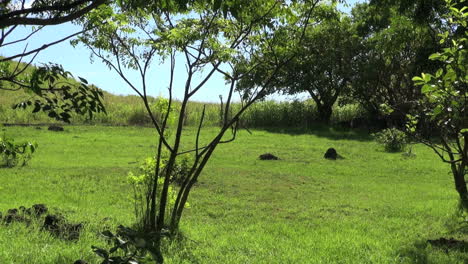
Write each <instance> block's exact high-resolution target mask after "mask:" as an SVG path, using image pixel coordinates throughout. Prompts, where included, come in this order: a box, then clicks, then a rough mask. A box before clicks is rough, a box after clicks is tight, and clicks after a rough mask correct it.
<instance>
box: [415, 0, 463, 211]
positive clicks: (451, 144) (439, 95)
mask: <svg viewBox="0 0 468 264" xmlns="http://www.w3.org/2000/svg"><path fill="white" fill-rule="evenodd" d="M466 3H467V2H466V1H465V0H458V1H456V0H446V5H447V9H449V10H450V12H449V13H448V14H447V15H445V16H444V17H443V19H444V20H445V21H446V22H447V23H448V30H447V31H445V32H444V33H443V34H441V40H440V42H441V43H446V44H447V47H446V48H444V49H443V50H442V51H441V52H437V53H434V54H432V55H431V56H430V59H431V60H432V61H437V62H439V64H440V65H441V66H440V67H439V68H438V69H437V70H436V71H435V72H434V73H433V74H429V73H423V74H421V75H420V76H417V77H414V78H413V81H414V83H415V84H416V85H417V86H420V87H421V93H422V94H423V98H422V99H421V100H420V101H419V103H420V111H421V114H420V115H416V116H413V117H412V118H411V122H410V123H409V127H410V129H411V131H412V132H413V133H415V136H416V137H417V139H418V140H419V141H420V142H422V143H424V144H425V145H427V146H429V147H430V148H432V149H433V150H434V152H435V153H436V154H437V155H438V156H439V157H440V159H441V160H442V161H443V162H446V163H448V164H450V168H451V171H452V175H453V179H454V182H455V189H456V190H457V192H458V194H459V196H460V201H461V203H460V204H461V205H462V207H463V208H464V209H465V210H466V209H468V191H467V187H466V180H465V175H466V173H467V168H468V48H467V47H468V30H467V25H468V22H467V21H468V19H467V18H468V6H467V5H466ZM458 6H462V8H457V7H458ZM427 118H430V119H431V120H433V121H434V122H435V123H436V124H437V130H438V134H439V137H438V138H437V139H424V138H423V137H420V136H419V135H418V131H417V130H416V128H415V125H416V124H417V122H418V120H421V119H423V120H424V119H427Z"/></svg>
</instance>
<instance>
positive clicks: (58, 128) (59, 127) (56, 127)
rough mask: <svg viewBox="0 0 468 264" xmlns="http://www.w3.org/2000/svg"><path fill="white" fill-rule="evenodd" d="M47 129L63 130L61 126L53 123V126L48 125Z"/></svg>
mask: <svg viewBox="0 0 468 264" xmlns="http://www.w3.org/2000/svg"><path fill="white" fill-rule="evenodd" d="M48 130H50V131H63V127H61V126H55V125H53V126H49V128H48Z"/></svg>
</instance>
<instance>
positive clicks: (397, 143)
mask: <svg viewBox="0 0 468 264" xmlns="http://www.w3.org/2000/svg"><path fill="white" fill-rule="evenodd" d="M373 136H374V138H375V140H376V141H377V142H378V143H380V144H382V145H383V146H384V148H385V151H387V152H400V151H403V150H404V149H405V148H406V145H407V144H408V143H409V142H408V137H407V136H406V133H405V132H403V131H401V130H398V129H396V128H387V129H384V130H382V131H380V132H378V133H375V134H374V135H373Z"/></svg>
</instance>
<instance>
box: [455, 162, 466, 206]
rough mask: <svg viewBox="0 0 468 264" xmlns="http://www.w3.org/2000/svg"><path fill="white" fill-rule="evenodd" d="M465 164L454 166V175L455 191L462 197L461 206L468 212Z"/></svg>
mask: <svg viewBox="0 0 468 264" xmlns="http://www.w3.org/2000/svg"><path fill="white" fill-rule="evenodd" d="M465 167H466V166H465V164H464V163H462V164H460V165H458V166H457V165H456V164H452V173H453V178H454V181H455V189H456V190H457V192H458V195H459V196H460V205H461V207H462V208H463V209H465V210H468V190H467V188H466V181H465Z"/></svg>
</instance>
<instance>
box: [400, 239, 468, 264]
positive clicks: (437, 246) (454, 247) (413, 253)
mask: <svg viewBox="0 0 468 264" xmlns="http://www.w3.org/2000/svg"><path fill="white" fill-rule="evenodd" d="M452 253H461V254H466V253H468V241H464V240H457V239H454V238H444V237H441V238H437V239H427V240H418V241H416V242H415V243H413V244H412V245H409V246H407V247H404V248H402V249H400V250H399V251H398V253H397V255H398V256H400V257H401V258H403V259H406V260H408V263H414V264H427V263H437V262H438V260H439V258H438V257H437V256H436V255H437V254H442V255H449V254H452ZM461 254H459V257H458V258H462V259H458V260H459V261H463V262H464V263H467V262H468V258H466V257H465V256H463V255H461ZM457 263H458V262H457Z"/></svg>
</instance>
